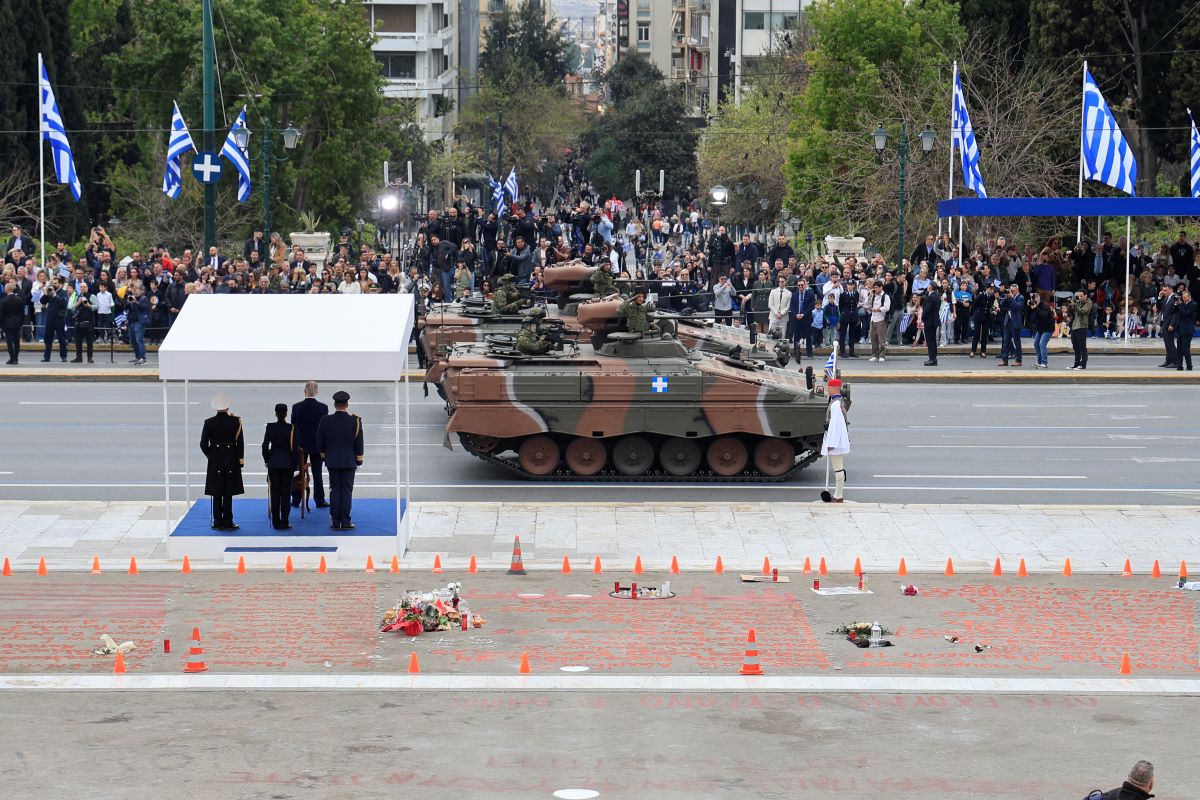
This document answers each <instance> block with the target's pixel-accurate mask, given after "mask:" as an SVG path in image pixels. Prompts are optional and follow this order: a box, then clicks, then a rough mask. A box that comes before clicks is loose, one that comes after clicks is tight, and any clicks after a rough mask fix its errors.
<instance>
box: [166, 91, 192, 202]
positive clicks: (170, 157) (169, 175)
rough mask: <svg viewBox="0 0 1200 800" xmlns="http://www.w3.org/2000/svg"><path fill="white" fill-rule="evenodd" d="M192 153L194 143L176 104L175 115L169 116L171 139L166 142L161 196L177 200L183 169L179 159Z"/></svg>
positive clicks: (181, 183)
mask: <svg viewBox="0 0 1200 800" xmlns="http://www.w3.org/2000/svg"><path fill="white" fill-rule="evenodd" d="M194 152H196V143H195V142H193V141H192V135H191V134H190V133H188V128H187V123H186V122H184V121H183V114H180V113H179V103H176V104H175V113H174V114H172V115H171V138H170V139H169V140H168V141H167V171H166V172H165V173H164V174H163V194H165V195H166V196H167V197H169V198H171V199H172V200H178V199H179V192H180V190H181V189H182V188H183V179H182V175H183V168H182V167H181V166H180V163H179V159H180V158H181V157H182V156H183V155H184V154H185V153H194Z"/></svg>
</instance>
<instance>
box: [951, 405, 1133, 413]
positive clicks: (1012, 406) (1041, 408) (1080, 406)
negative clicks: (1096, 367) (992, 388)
mask: <svg viewBox="0 0 1200 800" xmlns="http://www.w3.org/2000/svg"><path fill="white" fill-rule="evenodd" d="M971 408H1036V409H1037V410H1039V411H1046V410H1047V409H1046V404H1045V403H972V404H971ZM1072 408H1149V405H1147V404H1141V405H1111V406H1110V405H1074V406H1072Z"/></svg>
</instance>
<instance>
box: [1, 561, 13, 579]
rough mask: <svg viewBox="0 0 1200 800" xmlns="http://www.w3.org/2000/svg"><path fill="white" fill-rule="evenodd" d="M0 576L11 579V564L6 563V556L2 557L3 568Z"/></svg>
mask: <svg viewBox="0 0 1200 800" xmlns="http://www.w3.org/2000/svg"><path fill="white" fill-rule="evenodd" d="M0 575H3V576H4V577H6V578H9V577H12V564H10V563H8V556H5V557H4V567H3V568H2V569H0Z"/></svg>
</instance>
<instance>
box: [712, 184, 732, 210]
mask: <svg viewBox="0 0 1200 800" xmlns="http://www.w3.org/2000/svg"><path fill="white" fill-rule="evenodd" d="M708 196H709V197H711V198H712V204H713V205H714V206H723V205H725V204H726V203H728V202H729V190H728V189H726V188H725V187H724V186H722V185H721V184H719V183H718V184H717V185H716V186H714V187H712V188H711V189H709V190H708Z"/></svg>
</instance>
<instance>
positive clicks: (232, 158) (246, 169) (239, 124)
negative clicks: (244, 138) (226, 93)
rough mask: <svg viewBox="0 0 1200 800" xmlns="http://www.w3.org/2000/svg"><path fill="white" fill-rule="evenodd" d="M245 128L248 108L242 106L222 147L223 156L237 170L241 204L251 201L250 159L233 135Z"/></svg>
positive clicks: (238, 194)
mask: <svg viewBox="0 0 1200 800" xmlns="http://www.w3.org/2000/svg"><path fill="white" fill-rule="evenodd" d="M245 127H246V107H245V106H242V113H240V114H238V118H237V119H236V120H234V122H233V127H232V128H230V129H229V135H228V136H226V137H225V144H223V145H222V146H221V155H222V156H224V157H225V158H226V159H228V161H229V163H230V164H233V168H234V169H235V170H237V174H238V193H237V199H238V202H239V203H244V202H246V201H247V200H249V199H250V158H249V157H248V156H247V155H246V153H245V152H244V151H243V150H242V149H241V148H240V147H238V146H237V140H236V139H234V138H233V134H234V133H235V132H236V131H237V130H238V129H239V128H245Z"/></svg>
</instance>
